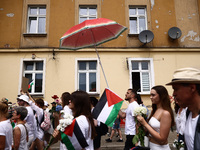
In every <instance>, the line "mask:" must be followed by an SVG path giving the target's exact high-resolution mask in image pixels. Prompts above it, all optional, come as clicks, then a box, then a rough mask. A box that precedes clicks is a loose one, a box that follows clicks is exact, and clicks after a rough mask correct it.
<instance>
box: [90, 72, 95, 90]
mask: <svg viewBox="0 0 200 150" xmlns="http://www.w3.org/2000/svg"><path fill="white" fill-rule="evenodd" d="M89 84H90V87H89V91H90V92H96V73H90V74H89Z"/></svg>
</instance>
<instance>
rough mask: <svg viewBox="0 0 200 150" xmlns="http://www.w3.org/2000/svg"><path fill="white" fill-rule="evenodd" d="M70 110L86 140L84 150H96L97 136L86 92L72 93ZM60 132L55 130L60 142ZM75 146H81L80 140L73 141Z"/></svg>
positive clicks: (54, 135) (54, 134) (55, 135)
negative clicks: (95, 141)
mask: <svg viewBox="0 0 200 150" xmlns="http://www.w3.org/2000/svg"><path fill="white" fill-rule="evenodd" d="M69 108H70V109H71V110H72V114H73V116H74V118H75V119H76V122H77V123H78V125H79V127H80V130H81V132H82V133H83V136H84V139H85V140H86V142H87V145H88V146H86V147H84V148H83V149H84V150H94V147H93V139H94V138H95V136H96V133H95V126H94V120H93V117H92V113H91V104H90V98H89V95H88V94H87V93H86V92H84V91H75V92H73V93H71V99H70V100H69ZM59 134H60V133H59V131H58V130H57V129H55V130H54V133H53V137H55V138H57V137H58V139H59V140H60V135H59ZM72 144H73V145H76V144H77V145H79V143H78V140H77V141H73V143H72Z"/></svg>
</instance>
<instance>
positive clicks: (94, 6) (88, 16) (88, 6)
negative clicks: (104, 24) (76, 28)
mask: <svg viewBox="0 0 200 150" xmlns="http://www.w3.org/2000/svg"><path fill="white" fill-rule="evenodd" d="M81 7H86V8H87V15H81V14H80V9H81ZM90 8H96V14H95V15H91V16H90V15H89V9H90ZM97 14H98V10H97V5H79V11H78V18H79V19H78V21H79V23H81V22H80V18H81V17H87V19H86V20H89V18H90V17H94V18H95V19H96V18H97Z"/></svg>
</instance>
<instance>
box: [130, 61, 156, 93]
mask: <svg viewBox="0 0 200 150" xmlns="http://www.w3.org/2000/svg"><path fill="white" fill-rule="evenodd" d="M133 61H137V62H142V61H147V62H148V65H149V71H148V72H149V87H150V90H151V88H152V87H153V86H154V85H155V81H154V67H153V58H128V68H129V82H130V88H133V85H132V72H138V70H137V71H133V70H132V62H133ZM140 72H141V71H140ZM141 80H142V78H140V84H141V83H142V81H141ZM141 86H142V85H140V87H141ZM150 90H149V91H143V90H142V89H141V92H138V93H139V94H142V95H149V94H150Z"/></svg>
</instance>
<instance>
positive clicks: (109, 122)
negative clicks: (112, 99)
mask: <svg viewBox="0 0 200 150" xmlns="http://www.w3.org/2000/svg"><path fill="white" fill-rule="evenodd" d="M122 103H123V101H121V102H119V103H117V104H115V105H114V106H113V109H112V111H111V112H110V115H109V116H108V118H107V120H106V122H105V124H106V125H107V126H110V127H112V126H113V123H114V122H115V120H116V118H117V115H118V113H119V110H120V108H121V106H122Z"/></svg>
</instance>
